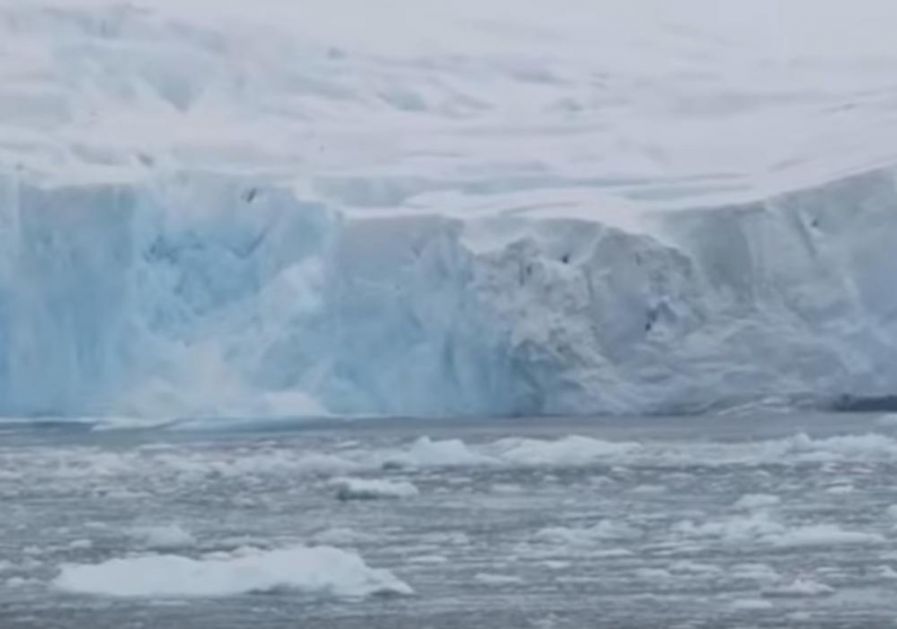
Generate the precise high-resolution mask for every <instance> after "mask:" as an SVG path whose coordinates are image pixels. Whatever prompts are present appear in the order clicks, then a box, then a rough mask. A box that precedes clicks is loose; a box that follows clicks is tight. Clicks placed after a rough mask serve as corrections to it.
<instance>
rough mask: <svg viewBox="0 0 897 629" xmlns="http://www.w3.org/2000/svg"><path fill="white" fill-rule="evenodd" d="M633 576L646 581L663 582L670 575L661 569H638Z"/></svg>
mask: <svg viewBox="0 0 897 629" xmlns="http://www.w3.org/2000/svg"><path fill="white" fill-rule="evenodd" d="M635 576H636V577H638V578H639V579H645V580H646V581H665V580H666V579H669V578H670V577H671V576H672V575H671V574H670V573H669V571H667V570H664V569H663V568H639V569H637V570H636V571H635Z"/></svg>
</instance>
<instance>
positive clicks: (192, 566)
mask: <svg viewBox="0 0 897 629" xmlns="http://www.w3.org/2000/svg"><path fill="white" fill-rule="evenodd" d="M892 424H893V422H891V421H889V420H888V419H884V420H880V419H878V418H874V417H855V416H848V415H841V416H806V415H805V416H797V415H795V416H787V417H779V416H777V417H769V416H747V417H739V418H737V419H736V418H730V419H719V418H717V419H712V420H711V419H705V420H701V419H695V418H689V419H664V420H659V419H651V420H639V419H631V420H627V421H626V422H611V421H606V420H601V421H591V422H584V421H567V420H565V421H558V422H556V423H555V424H554V425H551V427H550V428H549V427H546V425H545V424H544V423H543V422H514V423H510V422H501V421H499V422H496V421H492V422H489V423H483V422H473V421H469V422H461V423H457V422H456V423H454V424H445V423H434V422H417V421H394V422H385V421H377V422H368V423H366V424H363V425H357V426H351V430H350V429H347V428H346V427H345V426H340V425H336V426H334V425H331V426H329V427H326V426H314V425H306V426H301V425H297V426H293V427H288V426H285V425H283V424H281V425H272V424H264V423H263V424H261V425H260V426H259V427H257V428H259V429H256V430H253V431H246V430H240V429H235V430H229V431H224V432H221V431H218V432H215V433H208V432H203V431H197V430H196V429H195V428H194V429H191V430H187V429H184V428H181V429H174V428H168V429H158V428H157V429H150V430H133V429H132V430H106V431H103V432H97V431H96V430H95V426H91V425H90V424H83V425H81V426H80V427H79V426H73V425H66V426H53V425H45V426H41V427H34V426H30V427H29V426H25V425H21V424H19V425H10V424H6V425H4V427H3V428H2V430H3V432H2V437H3V441H2V444H3V445H2V446H0V500H2V504H3V518H2V519H0V540H2V542H0V584H2V587H0V626H2V627H3V628H4V629H19V628H23V629H24V628H25V627H41V628H42V629H53V628H65V629H81V628H83V627H91V628H95V629H106V628H108V629H113V628H114V629H124V628H137V627H155V626H171V627H191V628H197V629H199V628H204V627H209V628H213V627H214V628H216V629H223V628H227V627H243V626H248V625H250V624H251V625H253V626H264V627H293V626H296V625H297V623H298V624H299V625H301V626H303V627H329V628H342V627H346V628H349V627H378V628H383V629H386V628H403V627H408V628H409V629H410V628H412V627H414V628H416V627H421V626H426V627H433V628H435V629H442V628H450V627H458V626H471V625H472V626H485V627H492V628H496V629H501V628H508V629H510V628H514V629H519V628H521V627H558V628H570V629H581V628H583V627H605V626H606V627H633V628H635V627H640V628H641V627H679V626H681V627H685V626H688V627H730V626H733V627H734V626H738V627H781V626H793V627H870V626H883V625H884V624H886V623H890V622H892V621H893V619H894V617H895V614H897V597H895V596H894V591H895V587H897V489H895V487H894V484H893V482H892V479H893V477H894V474H895V473H897V433H895V432H894V428H893V425H892ZM423 434H426V435H428V436H427V437H424V436H422V435H423ZM339 479H342V480H339ZM335 484H336V485H340V484H341V485H340V486H354V487H355V489H362V488H365V489H367V490H372V488H377V489H378V490H379V491H369V492H368V493H367V494H366V495H365V497H366V498H369V499H366V500H347V499H342V500H341V499H340V497H339V496H338V495H337V493H336V492H335V491H334V487H335ZM396 487H404V488H406V489H405V490H404V491H398V492H396V491H393V492H390V491H387V490H388V488H392V489H395V488H396ZM409 487H413V488H416V491H409V490H408V489H407V488H409ZM397 494H401V495H397ZM378 497H379V498H380V499H376V498H378Z"/></svg>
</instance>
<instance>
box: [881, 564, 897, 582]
mask: <svg viewBox="0 0 897 629" xmlns="http://www.w3.org/2000/svg"><path fill="white" fill-rule="evenodd" d="M878 576H880V577H881V578H882V579H889V580H892V579H897V570H894V569H893V568H892V567H891V566H879V567H878Z"/></svg>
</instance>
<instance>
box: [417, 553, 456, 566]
mask: <svg viewBox="0 0 897 629" xmlns="http://www.w3.org/2000/svg"><path fill="white" fill-rule="evenodd" d="M408 563H418V564H433V565H435V564H443V563H448V557H446V556H445V555H415V556H414V557H409V558H408Z"/></svg>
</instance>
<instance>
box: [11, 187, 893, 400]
mask: <svg viewBox="0 0 897 629" xmlns="http://www.w3.org/2000/svg"><path fill="white" fill-rule="evenodd" d="M4 188H5V190H6V194H5V196H6V198H7V199H8V201H7V203H6V204H4V206H3V208H2V218H3V224H4V226H5V228H4V230H3V239H4V244H5V246H4V247H3V252H2V267H0V268H2V276H0V277H2V281H0V338H2V339H3V344H2V347H3V351H2V354H0V404H2V408H0V410H2V412H3V413H4V414H20V415H21V414H24V415H31V414H52V415H82V414H110V413H117V414H130V415H166V416H167V415H221V414H224V415H230V416H234V415H237V416H241V415H242V416H246V415H290V414H299V415H320V414H325V413H328V412H332V413H347V414H417V415H442V414H499V415H507V414H554V413H574V414H580V413H592V412H633V413H634V412H663V411H674V410H701V409H704V408H707V407H714V406H718V407H724V406H731V405H737V404H740V403H749V402H754V401H761V400H770V399H777V400H780V401H781V402H783V403H790V402H795V401H812V402H816V403H827V402H831V401H833V400H835V399H836V398H837V396H838V395H839V394H841V393H850V394H856V395H883V394H886V393H888V392H889V391H891V390H893V389H894V387H895V386H897V382H895V379H897V373H895V372H894V370H893V369H892V368H890V366H889V356H891V355H893V354H892V351H893V344H894V339H895V338H897V331H895V329H894V326H895V323H894V321H895V320H894V319H893V315H892V313H893V312H894V311H895V309H897V302H895V297H894V292H893V291H891V290H890V289H889V278H888V272H887V269H888V268H889V267H888V260H889V256H890V252H891V245H890V243H892V242H893V241H894V240H895V238H897V222H895V221H894V220H893V210H894V207H895V205H897V193H895V186H894V180H893V175H892V173H891V172H890V171H879V172H876V173H871V174H866V175H861V176H857V177H854V178H851V179H849V180H845V181H842V182H838V183H834V184H828V185H825V186H822V187H819V188H816V189H812V190H808V191H805V192H797V193H790V194H787V195H781V196H777V197H774V198H772V199H770V200H769V201H766V202H757V203H752V204H745V205H741V206H734V207H725V208H717V209H702V210H690V211H683V212H676V213H673V214H668V213H661V214H656V215H651V216H646V217H645V219H644V221H643V229H642V230H640V231H637V230H635V229H630V230H626V229H623V228H621V227H617V226H611V225H608V224H605V223H602V222H599V221H597V220H587V219H580V218H547V217H536V218H534V217H522V218H513V217H492V216H490V217H483V218H468V219H460V218H457V217H454V218H453V217H447V216H437V215H429V214H428V215H420V216H415V215H410V216H377V217H359V216H347V215H344V214H341V213H340V212H339V211H337V210H336V209H334V208H332V207H328V206H326V205H323V204H321V203H319V202H313V201H306V200H303V199H302V198H301V197H300V196H298V193H296V192H295V191H294V190H292V189H290V188H287V187H282V186H276V185H271V184H259V183H252V182H250V181H247V180H243V179H239V178H235V177H232V176H227V177H225V176H212V175H202V174H189V173H184V174H181V175H178V176H176V177H171V178H165V179H158V180H150V181H145V182H141V183H137V184H134V183H132V184H116V185H112V184H92V185H79V186H41V185H37V184H32V183H28V182H27V181H25V180H22V179H17V178H7V179H6V183H5V186H4Z"/></svg>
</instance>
